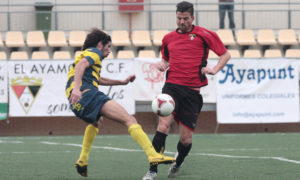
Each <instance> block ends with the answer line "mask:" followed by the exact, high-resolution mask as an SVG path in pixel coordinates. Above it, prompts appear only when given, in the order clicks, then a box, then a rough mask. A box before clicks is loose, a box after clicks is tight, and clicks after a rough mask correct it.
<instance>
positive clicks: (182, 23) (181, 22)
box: [176, 12, 194, 33]
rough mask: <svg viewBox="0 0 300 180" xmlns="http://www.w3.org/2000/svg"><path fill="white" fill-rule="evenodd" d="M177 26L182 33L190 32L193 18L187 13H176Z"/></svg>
mask: <svg viewBox="0 0 300 180" xmlns="http://www.w3.org/2000/svg"><path fill="white" fill-rule="evenodd" d="M176 16H177V20H176V22H177V26H178V28H179V30H180V31H181V32H183V33H185V32H190V31H192V28H193V21H194V16H191V14H190V13H189V12H176Z"/></svg>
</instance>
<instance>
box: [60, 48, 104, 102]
mask: <svg viewBox="0 0 300 180" xmlns="http://www.w3.org/2000/svg"><path fill="white" fill-rule="evenodd" d="M83 58H85V59H87V60H88V62H89V63H90V66H89V67H88V68H87V69H86V70H85V72H84V74H83V76H82V81H81V84H80V90H81V91H82V90H84V89H91V88H97V89H98V85H99V79H100V72H101V67H102V60H103V54H102V52H101V51H100V50H99V49H97V48H94V47H92V48H88V49H86V50H84V51H83V52H82V53H80V54H79V55H78V56H77V57H75V60H74V63H73V64H72V65H71V66H70V68H69V72H68V81H67V85H66V95H67V97H68V98H69V97H70V94H71V91H72V89H73V88H74V76H75V70H76V68H75V67H76V65H77V64H78V63H79V62H80V61H81V60H82V59H83Z"/></svg>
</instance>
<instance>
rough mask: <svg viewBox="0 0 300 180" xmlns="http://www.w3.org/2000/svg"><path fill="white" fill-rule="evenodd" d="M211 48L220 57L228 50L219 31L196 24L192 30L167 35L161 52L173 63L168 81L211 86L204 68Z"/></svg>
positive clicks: (196, 85) (186, 84)
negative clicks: (217, 32) (202, 71)
mask: <svg viewBox="0 0 300 180" xmlns="http://www.w3.org/2000/svg"><path fill="white" fill-rule="evenodd" d="M209 49H211V50H212V51H214V52H215V53H216V54H217V55H219V56H221V55H223V54H224V53H225V52H226V51H227V49H226V48H225V46H224V44H223V42H222V41H221V40H220V38H219V37H218V35H217V34H216V33H215V32H213V31H210V30H207V29H205V28H202V27H199V26H195V25H194V27H193V30H192V31H191V32H189V33H179V32H178V31H177V30H175V31H173V32H170V33H168V34H167V35H165V37H164V38H163V41H162V47H161V53H162V58H163V59H164V60H166V61H168V62H169V69H168V72H167V80H166V82H169V83H173V84H178V85H184V86H190V87H201V86H205V85H207V78H206V77H205V76H203V75H202V74H201V68H202V67H205V66H206V65H207V57H208V53H209Z"/></svg>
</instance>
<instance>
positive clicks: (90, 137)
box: [79, 124, 99, 164]
mask: <svg viewBox="0 0 300 180" xmlns="http://www.w3.org/2000/svg"><path fill="white" fill-rule="evenodd" d="M98 132H99V130H98V128H96V127H95V126H93V125H91V124H90V125H88V126H87V127H86V128H85V132H84V137H83V142H82V148H81V153H80V157H79V160H80V161H83V163H84V164H87V162H88V159H89V154H90V151H91V147H92V145H93V142H94V140H95V137H96V136H97V134H98Z"/></svg>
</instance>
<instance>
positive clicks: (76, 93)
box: [70, 89, 81, 105]
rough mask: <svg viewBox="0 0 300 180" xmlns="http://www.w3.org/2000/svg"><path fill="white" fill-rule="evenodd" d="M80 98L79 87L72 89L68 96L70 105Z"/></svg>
mask: <svg viewBox="0 0 300 180" xmlns="http://www.w3.org/2000/svg"><path fill="white" fill-rule="evenodd" d="M80 99H81V92H80V90H79V89H73V90H72V93H71V96H70V103H71V104H72V105H74V104H76V103H77V102H78V101H80Z"/></svg>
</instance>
